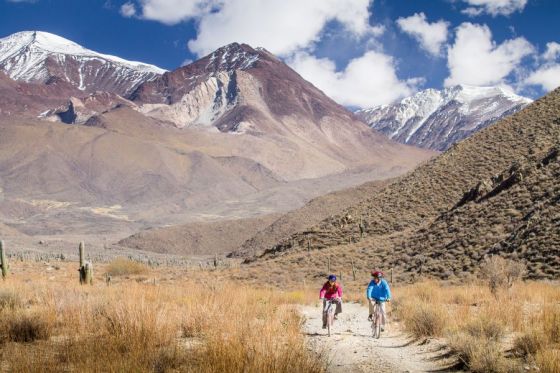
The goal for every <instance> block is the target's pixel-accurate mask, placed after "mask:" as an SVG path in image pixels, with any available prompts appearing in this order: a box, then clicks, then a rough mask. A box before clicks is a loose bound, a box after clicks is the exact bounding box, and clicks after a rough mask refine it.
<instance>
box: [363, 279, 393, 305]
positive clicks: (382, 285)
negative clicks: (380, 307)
mask: <svg viewBox="0 0 560 373" xmlns="http://www.w3.org/2000/svg"><path fill="white" fill-rule="evenodd" d="M366 295H367V297H368V299H371V298H374V299H377V300H380V301H387V300H389V299H391V290H389V284H388V283H387V281H385V279H384V278H382V279H381V281H379V284H376V283H375V282H374V281H373V280H371V282H370V283H369V285H368V287H367V293H366Z"/></svg>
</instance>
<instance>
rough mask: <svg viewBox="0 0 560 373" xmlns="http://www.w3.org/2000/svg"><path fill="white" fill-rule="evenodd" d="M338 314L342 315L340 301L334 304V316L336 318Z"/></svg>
mask: <svg viewBox="0 0 560 373" xmlns="http://www.w3.org/2000/svg"><path fill="white" fill-rule="evenodd" d="M339 313H342V299H341V300H340V301H338V302H336V310H335V311H334V316H335V317H336V316H337V315H338V314H339Z"/></svg>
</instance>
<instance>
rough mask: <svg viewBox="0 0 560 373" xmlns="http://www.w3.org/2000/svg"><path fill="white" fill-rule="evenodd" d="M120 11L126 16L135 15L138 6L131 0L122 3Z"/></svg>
mask: <svg viewBox="0 0 560 373" xmlns="http://www.w3.org/2000/svg"><path fill="white" fill-rule="evenodd" d="M120 13H121V15H122V16H123V17H126V18H130V17H134V16H135V15H136V7H135V6H134V4H133V3H131V2H128V3H124V4H123V5H121V10H120Z"/></svg>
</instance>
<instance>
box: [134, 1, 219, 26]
mask: <svg viewBox="0 0 560 373" xmlns="http://www.w3.org/2000/svg"><path fill="white" fill-rule="evenodd" d="M139 2H140V8H141V9H142V18H143V19H148V20H152V21H158V22H161V23H164V24H166V25H175V24H177V23H179V22H182V21H185V20H188V19H192V18H197V17H201V16H203V15H204V14H208V13H209V12H210V11H211V10H212V9H213V8H214V7H216V6H219V4H221V2H222V1H221V0H139Z"/></svg>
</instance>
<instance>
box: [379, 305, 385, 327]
mask: <svg viewBox="0 0 560 373" xmlns="http://www.w3.org/2000/svg"><path fill="white" fill-rule="evenodd" d="M379 307H380V308H379V309H380V310H381V325H382V326H383V327H385V321H386V319H387V314H386V313H385V302H381V303H379Z"/></svg>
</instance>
